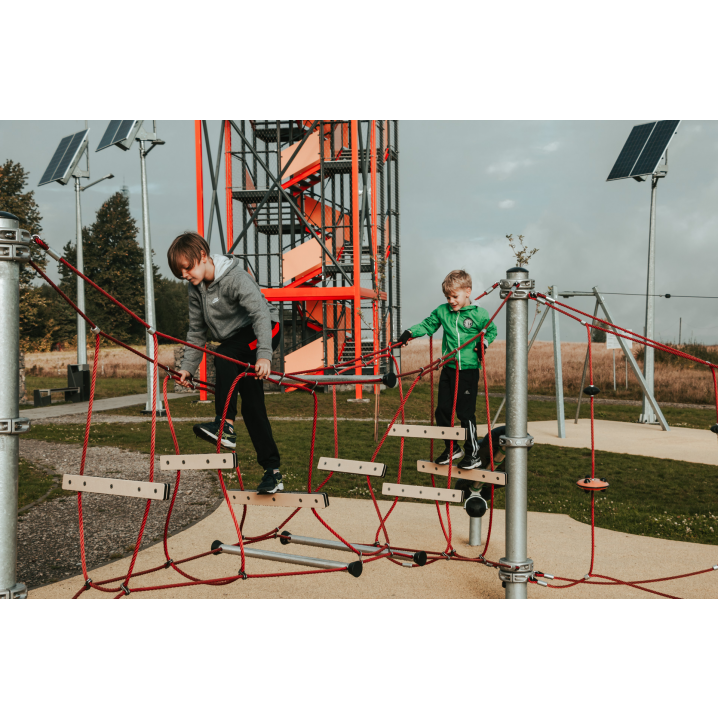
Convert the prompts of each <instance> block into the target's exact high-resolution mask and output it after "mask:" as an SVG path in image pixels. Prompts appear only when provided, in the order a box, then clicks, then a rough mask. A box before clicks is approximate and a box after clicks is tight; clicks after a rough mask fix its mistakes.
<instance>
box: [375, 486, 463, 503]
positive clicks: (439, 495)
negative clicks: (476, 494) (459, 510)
mask: <svg viewBox="0 0 718 718" xmlns="http://www.w3.org/2000/svg"><path fill="white" fill-rule="evenodd" d="M381 492H382V494H384V495H385V496H399V497H403V498H410V499H426V500H427V501H462V500H463V498H464V492H463V491H459V490H457V489H438V488H434V487H433V486H411V485H409V484H384V486H382V490H381Z"/></svg>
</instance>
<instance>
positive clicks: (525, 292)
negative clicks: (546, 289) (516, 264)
mask: <svg viewBox="0 0 718 718" xmlns="http://www.w3.org/2000/svg"><path fill="white" fill-rule="evenodd" d="M499 286H500V287H501V294H500V295H499V296H500V297H501V299H506V297H508V296H509V295H510V298H511V299H528V298H529V294H530V292H531V291H532V290H534V289H536V280H535V279H523V280H521V281H518V282H517V281H516V280H514V279H502V280H501V281H500V282H499Z"/></svg>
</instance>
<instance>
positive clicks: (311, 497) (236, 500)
mask: <svg viewBox="0 0 718 718" xmlns="http://www.w3.org/2000/svg"><path fill="white" fill-rule="evenodd" d="M229 502H230V503H231V504H246V505H247V506H289V507H291V508H302V507H305V506H306V507H308V508H311V509H325V508H326V507H327V506H329V496H328V495H327V494H325V493H324V492H321V493H312V494H306V493H304V494H303V493H300V492H293V491H279V492H277V493H276V494H258V493H257V492H256V491H230V492H229Z"/></svg>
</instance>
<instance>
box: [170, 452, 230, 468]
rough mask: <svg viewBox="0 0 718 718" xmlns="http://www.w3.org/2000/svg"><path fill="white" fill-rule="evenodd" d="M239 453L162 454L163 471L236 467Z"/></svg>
mask: <svg viewBox="0 0 718 718" xmlns="http://www.w3.org/2000/svg"><path fill="white" fill-rule="evenodd" d="M236 466H237V454H169V455H167V456H160V469H162V471H184V470H185V469H234V468H235V467H236Z"/></svg>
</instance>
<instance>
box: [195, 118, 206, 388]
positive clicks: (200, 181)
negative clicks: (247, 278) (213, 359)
mask: <svg viewBox="0 0 718 718" xmlns="http://www.w3.org/2000/svg"><path fill="white" fill-rule="evenodd" d="M194 159H195V172H196V175H197V234H199V235H200V236H202V237H204V176H203V174H202V120H195V121H194ZM199 378H200V381H207V355H206V354H204V353H203V354H202V361H201V362H200V365H199ZM199 400H200V401H207V390H206V389H203V388H201V387H200V390H199Z"/></svg>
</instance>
